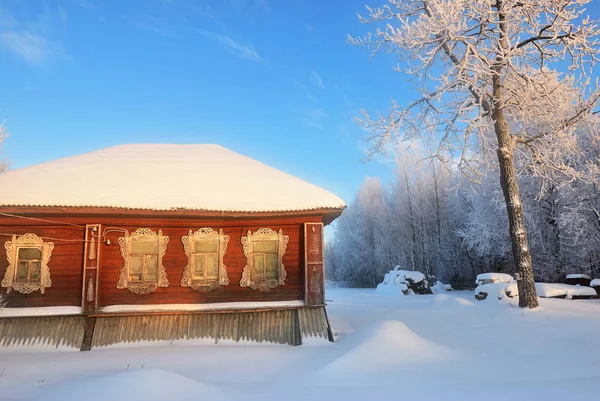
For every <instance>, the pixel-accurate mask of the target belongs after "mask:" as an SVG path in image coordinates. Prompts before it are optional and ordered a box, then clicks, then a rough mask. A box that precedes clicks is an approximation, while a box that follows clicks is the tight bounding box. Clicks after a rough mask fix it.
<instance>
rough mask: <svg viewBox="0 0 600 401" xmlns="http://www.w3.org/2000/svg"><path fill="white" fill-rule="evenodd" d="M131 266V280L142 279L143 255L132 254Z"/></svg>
mask: <svg viewBox="0 0 600 401" xmlns="http://www.w3.org/2000/svg"><path fill="white" fill-rule="evenodd" d="M129 260H130V266H129V280H131V281H142V266H143V257H142V256H132V257H131V258H130V259H129Z"/></svg>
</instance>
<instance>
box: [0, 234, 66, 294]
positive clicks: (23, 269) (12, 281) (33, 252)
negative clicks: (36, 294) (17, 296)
mask: <svg viewBox="0 0 600 401" xmlns="http://www.w3.org/2000/svg"><path fill="white" fill-rule="evenodd" d="M4 248H5V249H6V258H7V259H8V268H7V269H6V273H5V275H4V279H3V280H2V287H5V288H7V290H6V292H7V293H10V291H11V290H15V291H18V292H20V293H22V294H29V293H32V292H33V291H37V290H39V291H40V292H41V293H42V294H43V293H44V292H45V289H46V288H48V287H50V286H51V285H52V280H50V269H49V268H48V262H49V261H50V256H51V255H52V250H53V249H54V243H52V242H44V240H43V239H41V238H40V237H38V236H37V235H35V234H31V233H27V234H25V235H22V236H20V237H18V238H17V236H16V235H13V236H12V241H6V242H5V243H4Z"/></svg>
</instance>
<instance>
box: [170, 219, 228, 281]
mask: <svg viewBox="0 0 600 401" xmlns="http://www.w3.org/2000/svg"><path fill="white" fill-rule="evenodd" d="M181 242H182V243H183V248H184V250H185V254H186V256H187V257H188V264H187V266H186V267H185V269H184V270H183V278H182V279H181V286H182V287H191V288H193V289H194V290H197V291H212V290H214V289H216V288H218V287H219V286H222V285H228V284H229V278H228V277H227V268H226V267H225V264H224V263H223V257H224V256H225V252H226V251H227V244H228V243H229V235H224V234H223V230H221V229H219V231H218V232H217V231H215V230H213V229H212V228H208V227H203V228H201V229H199V230H198V231H196V232H192V230H190V231H189V233H188V235H187V236H184V237H181Z"/></svg>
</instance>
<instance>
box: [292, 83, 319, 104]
mask: <svg viewBox="0 0 600 401" xmlns="http://www.w3.org/2000/svg"><path fill="white" fill-rule="evenodd" d="M294 86H297V87H298V88H300V89H302V91H303V92H304V94H305V95H306V98H307V99H308V100H310V101H312V102H314V103H318V102H319V99H317V97H316V96H314V95H313V94H312V93H311V92H310V91H309V90H308V88H307V87H306V85H304V84H303V83H302V82H300V81H297V80H294Z"/></svg>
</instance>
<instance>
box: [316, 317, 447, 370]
mask: <svg viewBox="0 0 600 401" xmlns="http://www.w3.org/2000/svg"><path fill="white" fill-rule="evenodd" d="M339 347H340V348H341V349H342V350H343V354H342V355H341V356H339V357H338V358H336V359H334V360H333V361H332V362H330V363H329V364H327V365H326V366H324V367H323V368H322V369H321V370H320V372H319V373H324V374H327V375H335V376H338V375H339V376H344V375H348V374H352V373H356V374H363V373H366V372H372V371H387V372H389V371H390V369H392V368H393V367H394V366H398V365H416V364H419V363H420V362H435V361H439V360H444V359H446V358H448V357H449V356H450V355H451V350H449V349H447V348H445V347H442V346H440V345H438V344H436V343H434V342H431V341H429V340H426V339H424V338H423V337H421V336H419V335H418V334H416V333H415V332H413V331H412V330H411V329H409V328H408V327H407V326H406V325H405V324H404V323H402V322H400V321H397V320H384V321H378V322H375V323H373V324H371V325H369V326H366V327H365V328H363V329H361V330H359V331H356V332H354V333H352V334H349V335H347V336H346V337H345V338H344V340H343V341H341V342H340V343H339Z"/></svg>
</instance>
